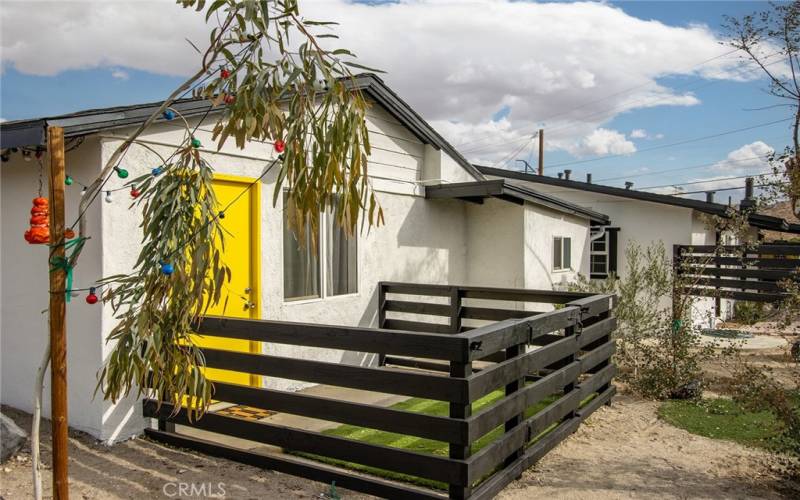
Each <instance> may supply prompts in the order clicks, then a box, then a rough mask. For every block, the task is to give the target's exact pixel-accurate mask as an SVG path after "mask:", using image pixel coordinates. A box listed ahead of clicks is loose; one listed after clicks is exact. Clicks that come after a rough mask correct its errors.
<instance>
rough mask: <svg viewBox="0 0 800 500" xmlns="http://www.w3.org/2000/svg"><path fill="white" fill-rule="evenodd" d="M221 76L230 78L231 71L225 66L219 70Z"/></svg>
mask: <svg viewBox="0 0 800 500" xmlns="http://www.w3.org/2000/svg"><path fill="white" fill-rule="evenodd" d="M219 76H221V77H222V78H228V77H229V76H231V72H230V71H228V70H227V69H225V68H222V71H220V72H219Z"/></svg>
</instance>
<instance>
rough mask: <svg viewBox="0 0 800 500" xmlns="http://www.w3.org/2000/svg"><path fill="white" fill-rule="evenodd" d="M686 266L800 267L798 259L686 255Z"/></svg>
mask: <svg viewBox="0 0 800 500" xmlns="http://www.w3.org/2000/svg"><path fill="white" fill-rule="evenodd" d="M683 259H688V262H687V263H686V265H687V267H689V266H695V265H701V266H702V265H709V264H716V265H720V266H754V267H757V268H759V269H794V268H798V267H800V259H784V258H780V257H777V258H772V257H766V256H764V257H688V258H682V260H683Z"/></svg>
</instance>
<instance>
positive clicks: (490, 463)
mask: <svg viewBox="0 0 800 500" xmlns="http://www.w3.org/2000/svg"><path fill="white" fill-rule="evenodd" d="M580 402H581V399H580V391H578V390H572V391H570V392H569V393H568V394H566V395H564V396H562V397H561V398H559V399H558V400H557V401H554V402H553V403H551V404H550V405H548V406H547V407H545V408H543V409H542V411H540V412H538V413H536V414H535V415H531V416H530V417H528V418H527V419H525V420H524V421H522V422H521V423H520V424H519V425H517V426H516V427H514V428H513V429H512V430H511V431H510V432H507V433H506V434H504V435H503V436H502V437H501V438H500V439H498V440H497V441H495V442H493V443H491V444H490V445H488V446H486V447H485V448H483V449H482V450H480V451H479V452H477V453H475V454H474V455H473V456H472V457H470V458H469V460H468V462H469V465H470V470H469V475H470V481H476V480H478V479H480V478H481V477H483V476H484V475H486V473H488V472H490V471H491V470H492V469H494V468H495V466H497V465H498V464H500V463H501V462H503V461H504V460H505V459H506V458H507V457H508V456H509V455H511V453H512V452H513V451H515V450H518V449H520V448H522V447H523V446H525V444H526V443H527V442H528V441H530V440H531V439H533V438H535V437H536V436H538V435H539V434H540V433H542V432H543V431H544V430H545V429H546V428H547V427H549V426H550V425H551V424H554V423H556V422H558V421H560V420H561V419H563V418H564V417H565V416H566V415H568V414H569V413H571V412H573V411H575V410H576V409H577V408H578V405H580ZM534 429H539V430H538V431H534Z"/></svg>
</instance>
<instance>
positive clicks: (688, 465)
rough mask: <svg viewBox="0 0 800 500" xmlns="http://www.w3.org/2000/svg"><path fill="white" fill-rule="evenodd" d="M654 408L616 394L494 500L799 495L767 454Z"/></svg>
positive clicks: (650, 403) (643, 402)
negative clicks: (676, 422)
mask: <svg viewBox="0 0 800 500" xmlns="http://www.w3.org/2000/svg"><path fill="white" fill-rule="evenodd" d="M657 408H658V403H655V402H651V401H642V400H640V399H634V398H632V397H630V396H625V395H622V396H618V397H617V398H616V399H615V400H614V403H613V404H612V406H611V407H610V408H603V409H600V410H598V411H597V412H595V414H593V415H592V416H591V417H590V418H589V419H588V420H587V421H586V422H585V423H584V424H583V425H582V426H581V428H580V429H579V430H578V431H577V432H576V433H575V434H573V435H572V436H570V438H568V439H566V440H565V441H564V442H562V443H561V444H560V445H559V446H558V447H556V448H555V449H554V450H553V451H551V452H550V453H549V454H548V455H546V456H545V457H544V459H542V460H541V461H540V462H539V464H537V465H536V466H534V467H533V468H531V469H528V470H527V471H526V472H525V473H523V475H522V478H520V479H519V480H517V481H515V482H514V483H512V484H511V485H509V486H508V487H507V488H506V489H505V490H504V491H503V492H502V493H501V494H500V495H499V496H498V498H501V499H506V500H510V499H523V498H524V499H528V498H548V499H550V498H555V499H561V498H563V499H595V498H798V496H793V495H792V494H791V493H788V492H787V491H786V489H787V488H791V485H786V484H781V483H780V482H779V481H778V478H777V476H776V474H775V473H774V472H773V468H772V464H773V463H774V460H775V458H774V457H773V456H771V455H769V454H768V453H765V452H763V451H760V450H756V449H751V448H747V447H744V446H741V445H738V444H736V443H732V442H727V441H719V440H713V439H708V438H704V437H701V436H696V435H694V434H690V433H688V432H686V431H683V430H681V429H678V428H675V427H673V426H671V425H669V424H666V423H664V422H662V421H661V420H659V419H658V418H657V417H656V409H657ZM794 486H797V485H794ZM779 490H780V491H782V493H781V492H779ZM795 492H796V495H800V490H795Z"/></svg>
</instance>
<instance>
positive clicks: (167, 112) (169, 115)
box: [162, 109, 175, 120]
mask: <svg viewBox="0 0 800 500" xmlns="http://www.w3.org/2000/svg"><path fill="white" fill-rule="evenodd" d="M162 115H163V116H164V119H165V120H172V119H173V118H175V113H173V112H172V110H171V109H167V110H164V113H162Z"/></svg>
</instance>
